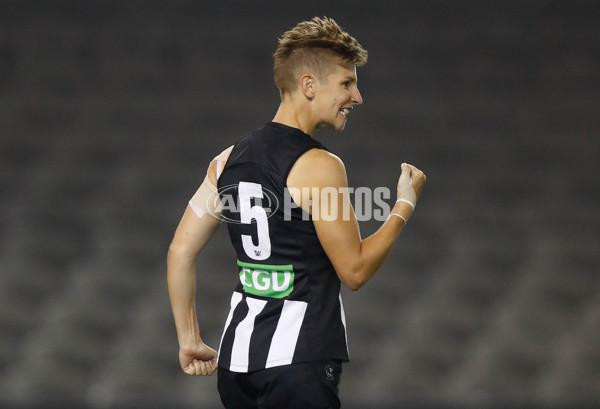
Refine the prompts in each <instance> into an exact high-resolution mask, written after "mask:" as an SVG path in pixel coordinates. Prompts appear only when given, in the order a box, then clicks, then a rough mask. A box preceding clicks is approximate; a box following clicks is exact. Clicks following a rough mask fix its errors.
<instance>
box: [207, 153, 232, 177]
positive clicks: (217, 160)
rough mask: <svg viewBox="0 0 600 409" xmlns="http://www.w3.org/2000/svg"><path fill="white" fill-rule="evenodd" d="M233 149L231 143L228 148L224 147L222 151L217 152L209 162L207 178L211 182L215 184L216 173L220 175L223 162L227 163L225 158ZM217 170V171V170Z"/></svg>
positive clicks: (223, 165) (227, 157)
mask: <svg viewBox="0 0 600 409" xmlns="http://www.w3.org/2000/svg"><path fill="white" fill-rule="evenodd" d="M232 150H233V145H231V146H230V147H229V148H227V149H225V150H224V151H223V152H221V153H219V154H218V155H217V156H215V157H214V159H213V160H212V161H211V162H210V165H209V166H208V172H207V174H208V179H209V180H210V181H211V182H212V183H213V184H215V185H216V184H217V179H218V177H217V173H218V174H219V175H220V173H221V171H222V170H223V168H224V167H225V164H226V163H227V159H229V155H230V154H231V151H232ZM217 170H218V172H217Z"/></svg>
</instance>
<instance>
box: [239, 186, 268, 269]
mask: <svg viewBox="0 0 600 409" xmlns="http://www.w3.org/2000/svg"><path fill="white" fill-rule="evenodd" d="M238 194H239V199H240V221H241V222H242V223H243V224H250V223H252V219H254V220H256V229H257V233H258V244H257V245H254V243H253V242H252V236H250V235H248V234H242V245H243V246H244V251H245V252H246V254H247V255H248V257H250V258H251V259H254V260H266V259H268V258H269V256H270V255H271V238H270V237H269V219H267V212H265V209H263V208H262V207H260V206H256V205H255V206H250V198H252V197H258V198H261V199H262V197H263V191H262V186H261V185H260V184H258V183H250V182H240V184H239V190H238Z"/></svg>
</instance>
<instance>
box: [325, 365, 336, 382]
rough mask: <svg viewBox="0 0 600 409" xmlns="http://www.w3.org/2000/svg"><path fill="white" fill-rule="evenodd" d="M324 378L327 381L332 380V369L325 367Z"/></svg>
mask: <svg viewBox="0 0 600 409" xmlns="http://www.w3.org/2000/svg"><path fill="white" fill-rule="evenodd" d="M325 376H326V377H327V379H329V380H330V381H333V380H334V377H333V368H332V367H331V366H329V365H326V366H325Z"/></svg>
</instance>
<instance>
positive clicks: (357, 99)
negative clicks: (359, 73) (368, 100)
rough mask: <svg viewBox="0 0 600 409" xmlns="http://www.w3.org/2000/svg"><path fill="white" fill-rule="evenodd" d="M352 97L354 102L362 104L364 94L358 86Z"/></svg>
mask: <svg viewBox="0 0 600 409" xmlns="http://www.w3.org/2000/svg"><path fill="white" fill-rule="evenodd" d="M351 97H352V102H354V103H355V104H356V105H360V104H362V103H363V99H362V95H360V91H359V90H358V87H354V89H353V92H352V95H351Z"/></svg>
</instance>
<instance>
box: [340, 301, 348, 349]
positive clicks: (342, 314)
mask: <svg viewBox="0 0 600 409" xmlns="http://www.w3.org/2000/svg"><path fill="white" fill-rule="evenodd" d="M340 315H341V319H342V325H343V326H344V336H345V337H346V352H347V353H348V355H350V350H349V349H348V330H347V329H346V313H344V303H343V302H342V293H340Z"/></svg>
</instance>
